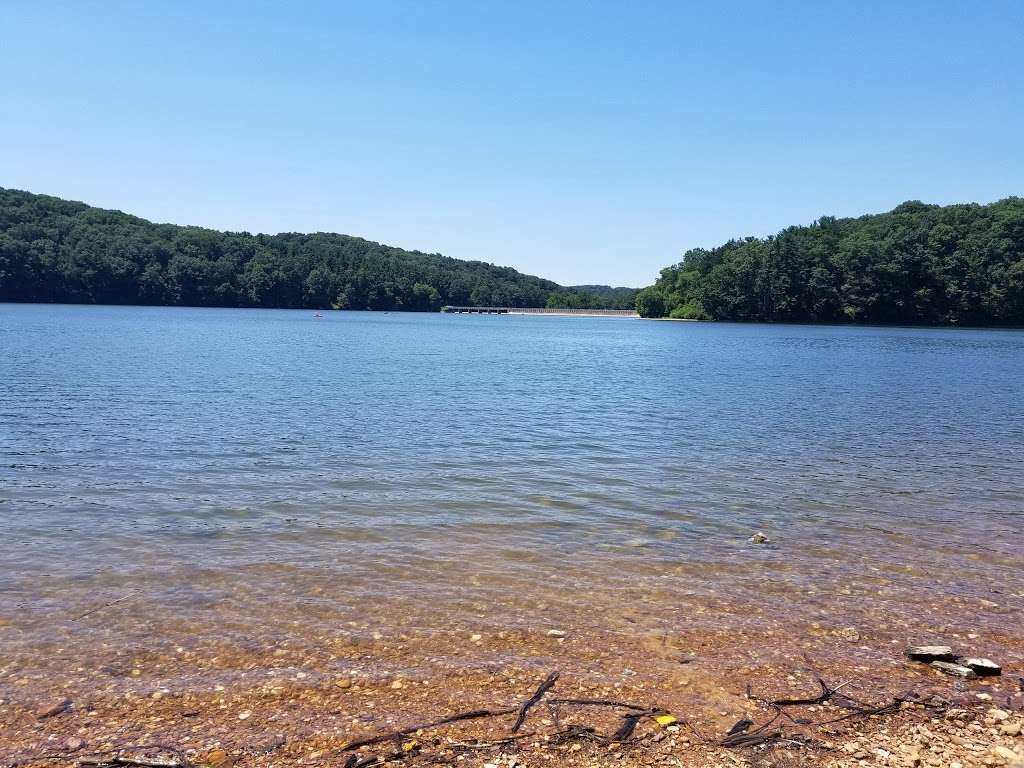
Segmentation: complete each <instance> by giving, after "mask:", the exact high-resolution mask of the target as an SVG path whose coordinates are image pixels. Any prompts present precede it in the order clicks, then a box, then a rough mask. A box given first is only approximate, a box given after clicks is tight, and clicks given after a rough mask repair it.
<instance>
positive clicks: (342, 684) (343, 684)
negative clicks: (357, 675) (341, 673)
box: [334, 677, 352, 689]
mask: <svg viewBox="0 0 1024 768" xmlns="http://www.w3.org/2000/svg"><path fill="white" fill-rule="evenodd" d="M334 684H335V685H336V686H338V687H339V688H342V689H345V688H351V687H352V681H351V680H349V679H348V678H347V677H339V678H338V679H337V680H335V681H334Z"/></svg>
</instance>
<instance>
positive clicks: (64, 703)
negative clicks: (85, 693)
mask: <svg viewBox="0 0 1024 768" xmlns="http://www.w3.org/2000/svg"><path fill="white" fill-rule="evenodd" d="M70 706H71V699H58V700H57V701H52V702H50V703H49V704H44V705H43V706H41V707H40V708H39V709H37V710H36V717H38V718H39V719H43V718H46V717H53V716H54V715H59V714H60V713H61V712H64V711H65V710H67V709H68V707H70Z"/></svg>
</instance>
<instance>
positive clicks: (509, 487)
mask: <svg viewBox="0 0 1024 768" xmlns="http://www.w3.org/2000/svg"><path fill="white" fill-rule="evenodd" d="M0 381H2V385H0V617H6V618H7V621H8V623H9V624H10V625H12V626H14V627H15V628H17V629H21V630H23V632H24V634H23V635H22V640H23V641H26V642H27V641H28V639H29V638H30V637H31V633H32V631H34V630H37V629H38V628H39V626H41V625H45V626H47V627H50V628H52V627H54V626H57V625H62V624H63V625H66V626H67V627H70V626H71V625H70V623H69V622H70V621H71V619H72V618H73V617H75V616H77V615H79V614H80V613H81V612H83V611H86V610H89V609H90V607H91V606H94V605H96V604H102V603H103V602H105V601H107V600H113V599H118V598H120V597H122V596H124V595H127V594H131V593H133V592H134V591H135V590H138V591H140V592H141V593H143V594H144V595H145V602H146V605H147V606H148V609H149V610H152V611H154V612H156V611H161V610H162V611H168V610H170V611H173V613H174V615H175V616H178V617H182V616H184V617H188V616H193V617H201V616H202V615H203V614H204V612H209V611H212V610H216V612H217V615H218V617H220V620H224V618H225V617H231V618H232V619H233V620H235V621H237V622H238V624H237V626H238V627H239V631H253V628H254V627H259V626H265V625H267V623H268V622H273V621H275V620H276V619H275V617H277V618H280V619H281V620H285V619H288V620H291V619H293V618H295V617H302V618H303V620H309V618H310V617H317V616H322V617H323V620H324V621H325V622H327V621H332V620H335V619H336V618H337V616H338V615H343V614H345V612H346V611H347V610H349V609H351V610H354V609H355V608H356V607H357V606H362V607H363V608H365V606H366V605H367V604H370V605H376V606H386V605H389V604H396V605H397V604H403V605H408V606H416V607H417V608H416V609H415V610H412V609H410V610H408V611H406V612H405V613H404V614H403V616H404V618H403V621H405V622H406V623H407V624H409V625H412V626H418V627H421V628H429V627H430V626H431V625H432V623H436V624H438V625H440V624H446V623H449V622H450V621H453V620H455V621H457V620H460V619H461V618H464V617H466V616H475V617H477V619H485V620H486V621H489V622H492V623H494V624H497V625H509V624H515V623H517V622H520V621H526V620H527V618H526V617H529V616H530V615H531V612H532V611H534V610H540V609H541V608H542V609H544V610H546V611H548V612H550V611H551V610H552V609H551V607H550V606H551V604H552V603H551V601H555V604H556V605H558V601H559V600H563V601H564V605H562V606H561V607H562V608H563V609H564V610H569V608H570V606H575V607H576V608H580V607H581V606H590V607H591V608H597V609H600V608H601V606H604V605H611V604H614V603H615V600H616V598H615V595H616V594H617V593H620V592H621V590H627V589H631V588H636V587H643V589H644V594H646V595H648V596H651V595H654V596H657V595H664V599H665V600H666V601H678V600H679V599H681V596H683V595H685V596H688V598H690V599H693V600H698V599H702V598H703V599H722V598H725V599H728V600H729V601H731V602H732V603H733V604H737V605H741V604H742V603H743V601H744V600H754V599H755V598H756V597H757V596H759V595H760V596H763V595H764V594H766V593H769V594H776V595H778V596H781V597H783V598H787V599H790V600H791V601H793V606H794V607H795V608H796V609H799V608H801V607H804V606H814V604H815V598H814V595H815V594H817V593H818V591H819V590H822V589H823V584H824V583H825V582H828V583H829V584H831V585H833V586H834V585H835V584H846V585H850V586H851V588H852V589H854V591H856V590H857V589H862V590H864V591H865V593H867V592H871V593H872V594H874V593H875V592H876V591H877V587H878V585H879V584H883V585H887V588H891V589H893V590H896V591H895V592H894V593H893V598H892V599H893V600H894V601H896V600H897V599H902V597H903V591H911V592H912V591H913V590H915V589H917V590H935V589H938V590H940V591H942V592H943V594H964V595H968V596H972V597H978V596H982V595H987V594H989V593H991V592H992V591H994V590H1001V591H1005V590H1007V589H1009V590H1010V591H1012V590H1013V589H1015V588H1018V587H1019V585H1020V578H1021V577H1020V573H1021V565H1022V564H1024V557H1022V555H1021V554H1020V534H1021V532H1022V530H1024V482H1022V481H1024V451H1022V448H1024V396H1022V395H1024V388H1022V381H1024V333H1022V332H1017V331H984V330H935V329H904V328H848V327H805V326H764V325H757V326H755V325H730V324H698V323H672V322H651V321H638V320H622V319H606V318H556V317H515V316H467V315H459V316H447V315H419V314H381V313H341V312H334V313H325V315H324V317H323V319H315V318H314V317H313V316H312V313H310V312H304V311H261V310H213V309H209V310H208V309H177V308H139V307H79V306H38V305H36V306H32V305H25V306H18V305H0ZM756 530H761V531H764V532H765V533H767V534H768V535H769V536H770V537H772V539H773V540H774V541H775V545H773V546H771V547H760V548H759V547H754V546H752V545H750V544H748V543H747V541H746V540H747V538H748V537H749V536H750V534H751V533H752V532H753V531H756ZM878 595H882V592H878ZM652 599H656V597H655V598H652ZM876 599H884V595H883V596H882V597H881V598H878V597H876ZM904 602H905V601H904ZM537 606H540V608H537ZM820 607H821V606H820V605H819V606H818V608H820ZM809 610H812V609H809ZM903 610H906V608H905V607H904V608H903ZM381 616H382V618H380V621H382V622H387V621H388V616H387V615H386V613H384V614H381ZM136 618H137V614H136ZM592 620H593V621H594V622H598V623H599V622H600V621H601V617H599V616H597V617H592ZM69 631H70V630H69ZM73 631H74V632H77V633H81V632H85V631H87V629H86V628H83V627H82V626H81V624H78V625H75V628H74V630H73ZM10 639H11V638H10V636H9V637H8V640H10Z"/></svg>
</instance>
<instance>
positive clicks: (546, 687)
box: [512, 672, 558, 733]
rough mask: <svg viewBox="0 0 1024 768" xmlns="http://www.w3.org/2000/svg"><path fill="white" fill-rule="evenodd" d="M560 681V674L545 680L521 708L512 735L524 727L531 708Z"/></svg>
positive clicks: (556, 673) (553, 674)
mask: <svg viewBox="0 0 1024 768" xmlns="http://www.w3.org/2000/svg"><path fill="white" fill-rule="evenodd" d="M557 681H558V672H552V673H551V674H550V675H548V676H547V678H545V680H544V682H543V683H541V684H540V686H539V687H538V688H537V690H536V691H534V693H533V696H531V697H530V698H528V699H527V700H526V701H524V702H523V704H522V706H521V707H519V715H518V716H517V717H516V722H515V725H513V726H512V733H516V732H518V731H519V729H520V728H521V727H522V725H523V722H525V720H526V714H527V713H528V712H529V711H530V707H532V706H533V705H534V704H536V703H537V702H538V701H540V700H541V699H542V698H543V697H544V694H545V693H547V692H548V691H550V690H551V689H552V688H553V687H554V685H555V683H556V682H557Z"/></svg>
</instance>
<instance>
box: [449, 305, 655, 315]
mask: <svg viewBox="0 0 1024 768" xmlns="http://www.w3.org/2000/svg"><path fill="white" fill-rule="evenodd" d="M441 311H442V312H448V313H452V314H458V315H571V316H574V317H636V318H639V317H640V315H639V314H638V313H637V312H636V310H633V309H557V308H552V307H455V306H446V307H442V308H441Z"/></svg>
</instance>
